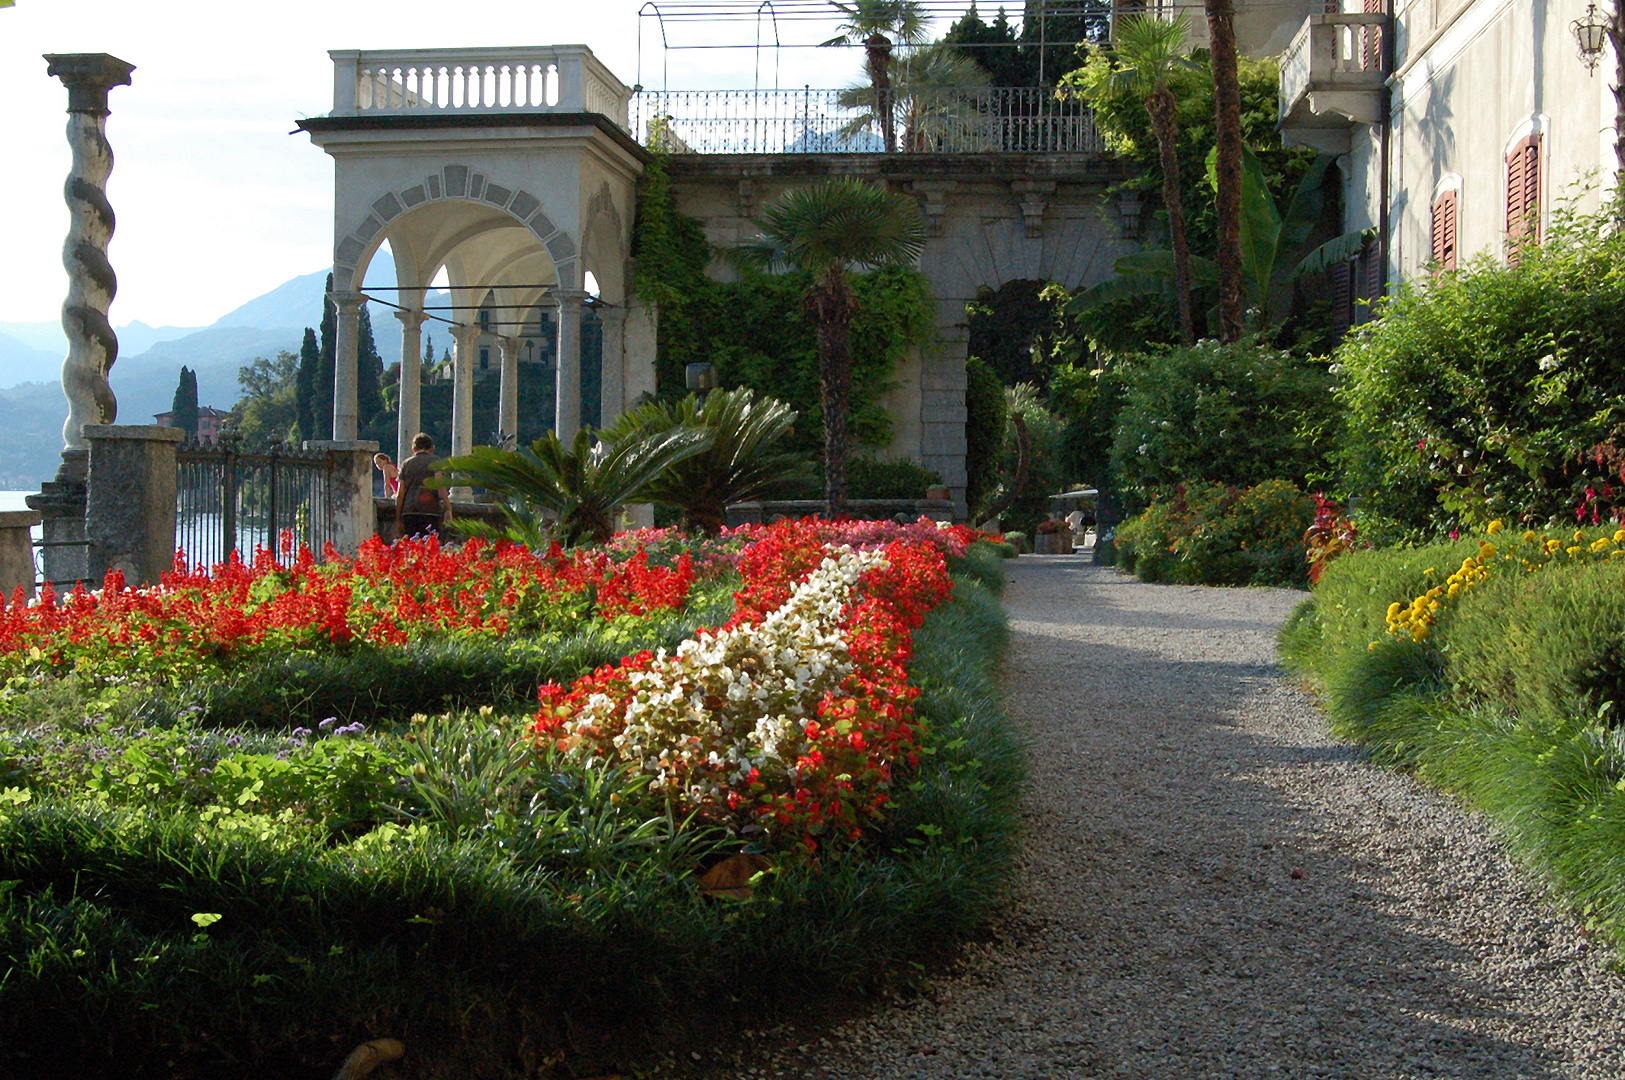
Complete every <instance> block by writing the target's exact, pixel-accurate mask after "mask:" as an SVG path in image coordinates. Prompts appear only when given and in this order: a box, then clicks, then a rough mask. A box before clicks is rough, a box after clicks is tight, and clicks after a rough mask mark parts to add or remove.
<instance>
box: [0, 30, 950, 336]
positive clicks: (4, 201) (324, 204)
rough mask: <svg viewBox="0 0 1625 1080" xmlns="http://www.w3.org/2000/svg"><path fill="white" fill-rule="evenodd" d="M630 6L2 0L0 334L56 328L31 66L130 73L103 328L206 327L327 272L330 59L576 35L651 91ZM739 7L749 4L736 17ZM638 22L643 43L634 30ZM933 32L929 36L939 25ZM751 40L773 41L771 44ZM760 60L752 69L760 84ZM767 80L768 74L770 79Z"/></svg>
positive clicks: (798, 63)
mask: <svg viewBox="0 0 1625 1080" xmlns="http://www.w3.org/2000/svg"><path fill="white" fill-rule="evenodd" d="M641 6H642V4H641V0H594V2H591V3H582V2H580V0H569V2H560V0H528V2H523V3H520V2H510V0H474V2H473V3H468V4H462V5H449V4H446V3H444V2H440V3H429V2H423V0H388V2H387V3H380V2H377V0H367V2H360V0H280V2H279V3H276V4H267V5H258V4H230V3H222V2H221V0H206V2H205V0H16V6H15V7H11V8H0V100H3V101H5V102H7V109H6V120H7V124H6V136H7V141H8V146H7V152H6V154H5V159H6V161H7V167H6V168H5V169H3V170H0V252H3V253H4V258H3V259H0V322H48V321H54V320H55V319H56V318H57V317H58V316H57V313H58V309H59V307H60V305H61V303H62V297H63V296H64V294H65V293H66V290H67V277H66V273H65V272H64V271H63V269H62V261H61V252H62V241H63V237H64V236H65V234H66V232H67V226H68V212H67V208H66V207H65V205H64V204H63V202H62V183H63V180H64V179H65V178H66V176H67V173H68V167H69V164H70V160H71V157H70V154H69V152H68V145H67V141H66V138H65V135H64V131H65V126H66V121H67V115H66V112H65V110H66V108H67V91H66V89H65V88H64V87H63V86H62V84H61V82H59V81H58V80H56V79H52V78H49V77H48V76H47V75H46V73H45V67H46V65H45V61H44V60H43V59H42V54H45V53H58V52H108V53H112V54H113V55H115V56H117V57H119V58H120V59H123V60H126V61H128V62H129V63H132V64H134V65H135V67H136V70H135V73H134V75H133V77H132V85H130V86H123V87H118V88H116V89H114V90H113V91H112V94H111V96H110V107H111V116H110V117H109V118H108V121H107V137H108V141H109V142H110V143H111V145H112V147H113V154H114V158H115V165H114V168H113V174H112V177H111V178H110V180H109V182H108V186H107V193H108V198H109V200H110V201H111V203H112V205H113V209H114V212H115V214H116V215H117V217H118V226H117V229H116V231H115V234H114V237H113V241H112V244H111V245H110V248H109V256H110V258H111V260H112V263H113V268H114V270H115V271H116V273H117V274H118V279H119V290H118V296H117V298H116V299H115V300H114V302H113V308H112V312H111V315H112V321H113V323H114V324H115V325H124V324H126V323H129V322H132V321H139V322H143V323H146V324H147V325H149V326H165V325H169V326H205V325H208V324H209V323H211V322H213V321H214V320H215V319H217V318H218V317H220V316H221V315H223V314H225V313H226V312H227V311H230V310H231V309H233V308H235V307H237V306H238V305H240V304H242V303H243V302H245V301H247V300H249V299H252V298H253V297H255V296H258V295H260V294H261V293H264V292H266V291H268V290H270V289H272V288H275V287H276V286H277V285H280V284H281V283H282V282H284V281H286V280H288V279H289V278H291V277H294V276H296V275H299V274H308V273H310V272H312V271H314V270H319V269H321V268H323V267H325V266H327V265H328V264H329V263H330V262H331V251H332V242H333V241H332V205H333V171H332V166H331V164H330V161H329V159H328V157H327V155H325V154H324V153H322V152H321V151H320V150H318V149H316V148H315V147H314V146H312V145H311V144H310V141H309V139H308V138H307V137H306V136H305V135H303V134H302V133H295V134H289V132H291V131H292V130H293V126H294V123H295V122H296V121H297V120H298V119H299V118H301V117H305V116H317V115H321V114H324V113H326V112H327V111H328V110H329V109H330V108H331V106H332V86H333V78H332V63H331V61H330V60H329V59H328V57H327V50H328V49H354V48H360V49H396V48H451V47H458V46H482V45H520V44H535V45H553V44H567V43H584V44H586V45H588V46H589V47H590V48H591V49H592V50H593V52H594V53H596V54H597V56H598V57H599V59H600V60H602V61H603V62H604V63H605V64H607V65H608V66H609V68H610V70H611V71H613V72H615V73H616V75H618V76H619V77H620V78H621V80H622V81H623V82H625V83H627V84H628V85H631V84H633V83H635V82H636V81H637V80H638V77H639V62H638V59H639V52H640V51H641V53H642V79H643V81H644V82H645V83H646V84H648V85H650V86H652V87H653V86H658V85H659V84H660V78H661V75H662V53H661V50H660V48H659V46H658V44H657V43H658V41H659V39H660V33H659V27H658V26H657V25H656V24H655V23H654V21H653V20H652V19H648V18H645V19H642V20H640V19H639V18H638V10H639V8H640V7H641ZM752 6H753V5H752ZM640 22H641V24H642V29H643V34H642V39H643V40H642V47H641V50H640V47H639V38H638V31H639V25H640ZM945 25H946V24H945V23H944V25H943V26H942V27H939V28H938V29H943V28H945ZM834 26H835V24H834V22H833V21H831V22H830V23H829V24H827V25H821V24H818V23H797V24H791V25H787V26H783V27H781V37H782V40H784V41H786V42H792V41H799V42H816V41H818V40H821V39H823V38H827V37H830V36H833V32H834ZM667 40H668V41H669V42H670V43H671V44H673V45H681V44H744V45H749V44H751V43H753V42H754V41H755V40H756V27H755V25H754V23H753V21H751V20H746V21H744V22H736V23H729V24H723V25H710V26H705V25H700V24H696V23H685V24H669V25H668V27H667ZM767 40H771V33H770V32H769V33H768V36H767ZM779 56H780V62H781V65H782V67H781V70H780V71H779V78H780V80H781V84H782V85H785V86H799V85H801V84H803V83H810V84H811V85H813V86H821V87H832V86H845V85H848V84H849V83H851V82H853V81H854V80H856V79H857V78H858V77H859V75H860V69H861V64H862V54H861V52H860V51H858V50H839V51H837V50H825V49H789V50H784V51H783V52H782V53H780V54H779ZM665 60H666V65H665V68H664V74H665V77H666V78H667V79H668V80H669V83H668V85H669V86H670V88H672V89H725V88H738V87H745V88H748V87H750V86H751V85H753V81H754V80H755V79H756V77H757V73H756V61H757V57H756V55H755V54H754V53H753V51H752V50H751V49H731V50H694V51H676V50H674V51H672V52H670V53H667V54H666V55H665ZM771 64H772V57H771V55H766V56H763V57H762V58H761V76H762V78H763V79H764V80H771V78H772V75H771ZM768 85H771V82H770V81H769V82H768Z"/></svg>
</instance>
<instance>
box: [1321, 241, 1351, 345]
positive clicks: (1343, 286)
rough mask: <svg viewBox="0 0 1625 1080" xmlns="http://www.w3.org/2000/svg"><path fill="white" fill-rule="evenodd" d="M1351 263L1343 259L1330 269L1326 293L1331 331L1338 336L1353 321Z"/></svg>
mask: <svg viewBox="0 0 1625 1080" xmlns="http://www.w3.org/2000/svg"><path fill="white" fill-rule="evenodd" d="M1353 266H1354V264H1353V261H1352V260H1350V259H1344V260H1343V261H1341V262H1339V263H1337V264H1336V265H1334V266H1333V267H1332V270H1331V274H1330V278H1331V281H1330V282H1329V288H1328V290H1327V291H1328V292H1330V293H1331V301H1332V329H1333V330H1335V331H1336V332H1337V334H1338V335H1339V336H1341V335H1342V334H1343V332H1344V331H1345V330H1347V329H1348V328H1349V326H1350V324H1352V323H1353V321H1354V274H1353Z"/></svg>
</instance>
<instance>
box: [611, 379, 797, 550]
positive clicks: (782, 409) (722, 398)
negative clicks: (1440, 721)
mask: <svg viewBox="0 0 1625 1080" xmlns="http://www.w3.org/2000/svg"><path fill="white" fill-rule="evenodd" d="M795 421H796V412H795V410H794V409H792V408H790V406H788V405H786V404H785V403H784V402H782V401H779V400H778V399H777V398H771V397H761V398H758V397H757V396H756V395H755V392H754V391H752V390H751V389H750V388H749V387H745V386H742V387H740V388H738V389H737V390H716V391H713V392H712V393H711V394H710V395H708V396H707V397H706V399H705V401H704V402H703V403H701V402H700V401H699V400H698V399H697V398H695V397H694V396H693V395H692V394H691V395H689V396H688V397H686V398H683V399H682V400H681V401H678V402H676V403H668V402H664V401H651V402H649V403H647V404H645V405H641V406H639V407H638V408H636V409H633V410H632V411H631V412H628V413H626V414H625V415H623V416H622V417H621V418H620V420H618V421H617V422H616V423H615V426H614V427H612V428H610V429H609V431H608V432H606V434H605V437H606V438H608V439H609V440H610V441H611V442H618V441H621V440H627V439H635V438H640V437H645V438H646V437H650V436H653V435H658V434H662V433H664V432H668V431H677V430H684V429H687V430H695V431H705V432H708V433H709V434H710V436H711V439H710V442H709V444H708V445H707V446H706V447H705V449H703V450H701V451H700V452H699V453H696V454H694V455H693V456H692V457H686V458H684V459H683V460H681V461H678V462H676V463H675V464H673V465H672V466H671V467H670V468H668V469H666V470H665V471H664V472H662V473H660V475H658V476H656V477H655V478H654V479H653V480H652V481H650V483H649V485H648V487H647V488H646V489H645V493H644V494H645V497H646V498H648V499H649V500H650V501H651V502H657V503H661V504H663V505H666V506H671V507H675V508H677V509H678V510H679V511H681V513H682V525H683V527H684V528H685V529H692V530H696V531H699V532H703V533H706V534H707V535H710V536H715V535H716V534H717V533H719V532H721V531H722V527H723V526H724V525H725V524H727V512H728V504H729V503H735V502H744V501H746V500H749V499H761V498H765V497H767V496H769V495H770V494H772V492H773V490H774V489H775V488H781V487H783V486H785V485H786V484H793V483H797V482H803V481H806V480H810V479H811V475H812V474H811V472H810V470H809V469H808V468H807V462H806V460H805V459H804V458H803V457H802V456H801V455H800V454H795V453H791V452H789V451H786V450H782V449H779V448H778V446H777V444H778V443H780V442H781V441H782V440H783V439H784V438H785V436H787V435H789V434H790V429H791V426H792V425H793V424H794V423H795Z"/></svg>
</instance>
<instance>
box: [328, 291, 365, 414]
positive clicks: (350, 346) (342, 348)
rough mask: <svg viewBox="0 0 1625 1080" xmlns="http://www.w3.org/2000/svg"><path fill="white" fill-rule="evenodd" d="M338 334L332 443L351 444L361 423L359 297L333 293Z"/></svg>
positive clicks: (335, 340)
mask: <svg viewBox="0 0 1625 1080" xmlns="http://www.w3.org/2000/svg"><path fill="white" fill-rule="evenodd" d="M333 306H334V307H335V308H337V309H338V332H337V333H336V334H335V335H334V340H333V441H334V442H353V441H355V438H356V435H357V433H358V432H359V431H360V428H361V424H360V420H359V417H358V416H357V413H358V412H359V411H360V410H359V406H358V405H357V404H356V387H357V385H358V380H357V377H356V375H357V369H358V367H359V357H360V347H361V294H360V293H352V292H335V293H334V294H333Z"/></svg>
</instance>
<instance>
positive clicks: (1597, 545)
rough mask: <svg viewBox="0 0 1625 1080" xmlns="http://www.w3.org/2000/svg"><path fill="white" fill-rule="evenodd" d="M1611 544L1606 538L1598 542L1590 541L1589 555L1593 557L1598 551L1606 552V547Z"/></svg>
mask: <svg viewBox="0 0 1625 1080" xmlns="http://www.w3.org/2000/svg"><path fill="white" fill-rule="evenodd" d="M1612 543H1613V541H1612V540H1610V539H1608V537H1606V536H1604V537H1603V538H1601V539H1600V540H1593V541H1591V554H1593V555H1595V554H1596V553H1597V552H1599V551H1603V550H1606V549H1607V547H1608V545H1610V544H1612Z"/></svg>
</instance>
